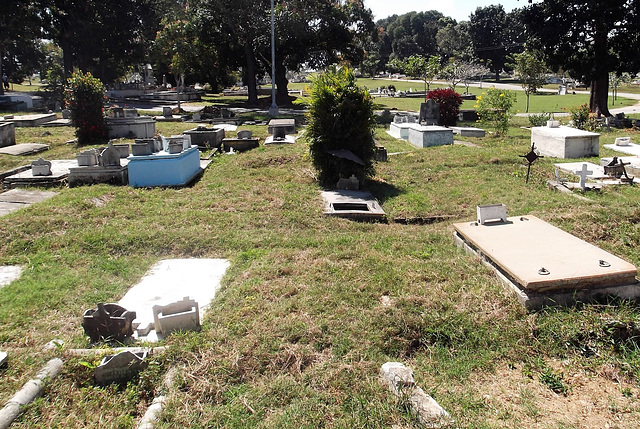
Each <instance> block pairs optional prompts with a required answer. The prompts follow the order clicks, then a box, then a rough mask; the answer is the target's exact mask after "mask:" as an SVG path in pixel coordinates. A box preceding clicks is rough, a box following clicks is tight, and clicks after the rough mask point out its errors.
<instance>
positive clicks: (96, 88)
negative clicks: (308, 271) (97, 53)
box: [64, 72, 107, 145]
mask: <svg viewBox="0 0 640 429" xmlns="http://www.w3.org/2000/svg"><path fill="white" fill-rule="evenodd" d="M64 101H65V104H66V107H67V108H68V109H69V110H70V111H71V124H72V125H73V126H74V127H76V137H78V144H81V145H85V144H90V143H94V142H99V141H104V140H105V139H106V137H107V128H106V127H105V124H104V116H103V107H104V103H105V101H106V96H105V90H104V85H102V82H100V80H99V79H96V78H95V77H93V76H92V75H91V73H82V72H77V73H74V74H73V75H72V76H71V77H70V78H69V79H68V80H67V86H66V87H65V90H64Z"/></svg>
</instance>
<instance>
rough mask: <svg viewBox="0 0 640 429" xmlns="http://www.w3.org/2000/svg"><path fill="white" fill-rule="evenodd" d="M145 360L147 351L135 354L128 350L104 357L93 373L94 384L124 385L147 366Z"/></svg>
mask: <svg viewBox="0 0 640 429" xmlns="http://www.w3.org/2000/svg"><path fill="white" fill-rule="evenodd" d="M146 358H147V351H142V352H137V353H136V352H132V351H130V350H124V351H121V352H120V353H118V354H115V355H109V356H105V357H104V358H102V361H101V362H100V365H98V366H97V367H96V369H95V371H94V376H95V379H96V383H98V384H101V385H105V384H111V383H126V382H127V381H129V380H131V379H132V378H133V377H135V376H136V375H138V373H139V372H140V371H142V370H143V369H145V368H146V367H147V366H148V362H147V360H146Z"/></svg>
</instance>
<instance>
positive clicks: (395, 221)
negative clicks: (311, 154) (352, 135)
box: [0, 118, 640, 428]
mask: <svg viewBox="0 0 640 429" xmlns="http://www.w3.org/2000/svg"><path fill="white" fill-rule="evenodd" d="M512 125H513V126H512V127H511V129H510V130H509V133H508V136H506V137H495V136H493V135H488V136H487V137H485V138H482V139H475V138H467V139H465V140H468V141H471V142H472V143H474V144H476V145H477V146H478V147H467V146H463V145H452V146H443V147H432V148H427V149H417V148H415V147H413V146H411V145H410V144H408V143H406V142H404V141H399V140H396V139H393V138H391V137H390V136H389V135H388V134H387V133H386V132H385V130H386V128H388V127H383V126H380V127H378V128H377V130H376V138H377V139H378V141H379V142H380V143H381V144H382V145H384V146H385V147H386V148H387V150H388V152H390V153H399V154H395V155H391V156H390V157H389V162H387V163H378V164H377V166H376V170H377V174H376V176H375V178H374V179H373V180H371V181H370V182H369V183H368V184H367V187H368V188H369V189H370V190H371V191H372V192H373V193H374V194H375V196H376V197H377V198H378V199H379V201H380V203H381V205H382V207H383V209H384V210H385V212H386V213H387V216H388V220H389V221H388V222H387V223H360V222H354V221H350V220H345V219H336V218H328V217H325V216H323V215H322V208H323V203H322V200H321V198H320V196H319V191H320V189H319V187H318V185H317V183H316V181H315V178H314V170H313V168H312V166H311V163H310V160H309V158H308V156H307V153H306V147H305V145H304V143H303V142H302V141H298V142H297V143H296V144H294V145H284V146H267V147H264V146H261V147H260V148H259V149H255V150H253V151H250V152H246V153H241V154H237V155H234V156H215V157H213V158H212V164H211V165H210V166H209V168H208V169H207V170H206V172H205V173H204V175H203V176H202V178H201V179H200V180H198V181H197V182H196V183H194V184H193V185H192V186H190V187H186V188H182V189H172V188H167V189H133V188H130V187H126V186H125V187H113V186H107V185H97V186H85V187H77V188H71V189H68V188H60V189H57V191H58V192H59V194H58V195H57V196H56V197H54V198H52V199H50V200H47V201H45V202H43V203H39V204H35V205H32V206H30V207H28V208H25V209H21V210H19V211H17V212H14V213H12V214H9V215H7V216H4V217H2V222H0V237H2V240H0V264H2V265H9V264H18V265H23V266H24V267H25V270H24V273H23V274H22V276H21V278H20V279H19V280H16V281H14V282H13V283H11V284H10V285H9V286H6V287H4V288H2V289H0V350H2V351H7V352H9V355H10V358H9V366H8V367H7V368H5V369H0V375H1V376H0V403H1V404H4V403H6V402H7V401H8V400H9V399H10V398H11V397H12V396H13V394H14V393H15V392H16V391H17V390H18V389H19V388H20V387H21V386H22V385H23V384H24V383H25V382H26V381H27V380H29V379H30V378H32V377H34V376H35V374H36V373H37V371H38V370H39V369H40V368H42V366H44V364H45V363H46V361H47V360H48V359H51V358H52V357H55V356H60V357H62V358H63V360H64V361H65V366H64V369H63V372H62V374H61V375H60V376H59V377H58V378H56V379H55V380H53V381H52V383H51V385H50V386H49V387H48V388H47V390H46V392H45V394H44V396H42V397H41V398H39V399H37V400H36V401H35V402H34V403H33V404H31V405H29V406H27V407H26V408H25V412H24V414H23V415H22V416H21V417H20V418H19V419H18V420H17V421H16V422H15V423H14V424H13V425H12V427H15V428H32V427H64V428H82V427H98V426H100V427H110V428H115V427H119V428H132V427H136V425H137V423H138V422H139V421H140V418H141V417H142V415H143V414H144V412H145V410H146V407H147V406H148V405H149V404H150V403H151V400H152V399H153V397H154V396H156V395H158V394H160V391H161V388H160V386H161V383H162V378H163V377H164V374H165V373H166V372H167V370H169V368H172V367H175V368H176V369H177V370H178V372H179V373H178V376H177V377H176V378H175V383H174V385H173V387H172V389H170V390H169V391H168V392H166V393H167V406H166V408H165V411H164V413H163V414H162V417H161V419H160V421H159V422H158V424H157V425H156V427H157V428H178V427H185V428H186V427H202V428H205V427H211V428H213V427H225V428H248V427H252V428H253V427H255V428H284V427H300V428H318V427H326V428H356V427H358V428H360V427H362V428H364V427H367V428H390V427H396V428H413V427H418V426H417V421H416V419H415V417H413V416H412V415H411V414H410V413H409V412H408V411H407V408H406V407H405V406H404V405H403V403H402V402H401V401H398V400H397V399H395V398H394V397H393V396H392V395H391V394H390V393H388V392H387V391H386V390H385V389H384V388H383V387H382V386H381V384H380V383H379V381H378V372H379V370H380V366H381V365H382V364H384V363H385V362H387V361H398V362H403V363H404V364H405V365H407V366H409V367H411V368H412V369H413V371H414V374H415V378H416V381H417V383H418V384H419V385H420V386H421V387H422V388H423V389H424V390H425V391H426V392H427V393H429V394H430V395H431V396H433V397H434V398H435V399H436V400H437V401H438V402H439V404H440V405H442V406H443V407H444V408H445V409H446V410H447V411H448V412H449V413H450V414H451V415H452V417H453V418H454V419H455V424H453V425H452V426H451V427H456V428H503V427H511V428H512V427H520V428H534V427H535V428H559V427H566V428H569V427H576V428H578V427H587V426H588V427H605V425H609V426H608V427H612V428H613V427H617V428H635V427H639V426H640V385H639V381H640V378H639V377H640V353H639V352H638V350H639V347H638V346H639V342H638V332H640V312H639V311H638V309H637V306H636V305H635V304H632V303H626V302H610V303H606V304H600V305H589V304H584V305H581V306H578V307H573V308H563V309H547V310H544V311H540V312H537V313H532V314H529V313H527V312H526V311H524V310H523V309H522V308H521V307H520V305H519V304H518V303H517V302H516V300H515V299H514V298H513V297H512V296H511V295H509V294H507V293H506V292H505V291H504V289H503V287H502V286H501V284H500V282H499V281H498V279H497V278H496V276H495V275H494V273H493V272H492V271H491V270H489V269H488V268H486V267H485V266H484V265H482V264H481V263H479V261H478V260H477V259H475V258H473V257H469V256H467V255H466V254H465V253H463V252H462V251H460V250H459V249H457V248H456V246H455V244H454V242H453V239H452V232H453V228H452V226H451V225H452V223H454V222H466V221H472V220H474V219H475V217H476V206H477V205H480V204H490V203H504V204H506V206H507V209H508V213H509V215H510V216H518V215H535V216H538V217H540V218H542V219H543V220H545V221H548V222H550V223H551V224H553V225H555V226H558V227H560V228H562V229H563V230H565V231H568V232H570V233H572V234H574V235H575V236H577V237H579V238H582V239H584V240H586V241H588V242H590V243H593V244H595V245H597V246H599V247H601V248H603V249H605V250H607V251H609V252H612V253H613V254H615V255H617V256H619V257H621V258H623V259H625V260H627V261H629V262H630V263H633V264H634V265H636V266H638V265H640V252H639V251H638V244H639V242H640V194H639V190H638V189H637V187H631V186H623V187H608V188H605V189H603V190H602V191H600V192H594V193H589V194H588V195H586V196H587V197H588V198H589V201H584V200H580V199H577V198H574V197H573V196H571V195H566V194H561V193H558V192H555V191H551V190H549V189H548V188H547V185H546V181H547V180H549V179H552V178H553V177H554V167H553V164H554V162H558V160H557V159H553V158H548V157H545V158H542V159H539V160H538V161H536V163H535V164H534V166H533V167H532V169H531V177H530V180H529V184H525V175H526V167H525V165H524V163H523V160H522V158H521V157H520V156H519V155H524V154H526V153H527V152H528V151H529V149H530V133H529V131H528V130H526V129H522V128H520V127H521V126H525V125H528V121H527V119H526V118H514V120H513V123H512ZM192 127H193V126H192V124H183V123H171V124H164V123H158V127H157V129H158V130H159V131H160V132H162V133H163V134H176V133H178V132H180V131H183V130H186V129H189V128H192ZM243 128H246V129H251V130H252V131H253V132H254V134H255V135H257V136H259V137H260V138H261V139H263V138H264V137H266V127H264V126H262V127H259V126H247V127H244V126H243ZM45 130H46V131H49V132H51V135H50V136H42V133H43V132H44V131H45ZM620 136H631V139H632V141H638V140H640V134H639V133H638V132H636V131H633V130H624V131H613V132H611V133H604V134H602V136H601V140H600V142H601V147H602V145H604V144H607V143H613V142H614V140H615V138H616V137H620ZM16 137H17V140H18V143H25V142H47V143H49V144H51V145H52V149H51V150H50V151H48V152H46V153H44V154H43V155H44V156H45V157H46V158H47V159H69V158H73V157H74V155H75V153H77V152H78V151H79V150H80V149H79V148H77V147H75V146H73V145H65V143H64V142H65V141H66V140H69V139H71V138H72V137H73V136H72V130H71V129H69V128H47V129H43V128H37V129H29V128H19V129H17V130H16ZM600 154H601V156H612V155H613V152H612V151H610V150H607V149H604V148H602V149H601V152H600ZM35 158H36V157H27V158H17V157H10V156H6V155H0V171H6V170H8V169H10V168H14V167H17V166H19V165H24V164H27V163H28V162H29V161H31V160H32V159H35ZM589 161H591V162H595V163H598V161H599V160H597V159H589ZM574 180H575V178H574ZM522 245H523V246H526V245H527V243H525V242H523V243H522ZM549 245H550V246H552V245H553V243H549ZM168 258H226V259H229V260H230V261H231V267H230V269H229V270H228V272H227V274H226V276H225V278H224V279H223V282H222V287H221V289H220V291H219V292H218V294H217V296H216V298H215V300H214V301H213V303H212V306H211V310H210V311H209V312H208V314H207V315H206V317H205V318H204V320H203V327H202V331H201V332H199V333H193V332H192V333H184V334H174V335H171V336H170V337H169V338H168V339H167V340H166V341H165V342H163V343H161V345H166V346H167V351H166V352H165V353H163V354H160V353H158V354H154V355H153V356H152V358H151V363H150V366H149V368H148V369H147V370H145V371H144V372H143V373H142V374H141V375H140V377H139V378H136V379H135V380H133V381H132V382H130V383H129V384H127V385H123V386H108V387H98V386H95V385H94V383H93V380H92V370H91V368H92V367H93V366H95V365H96V364H97V363H98V362H99V361H100V359H101V357H102V354H101V353H100V352H99V351H96V354H93V355H89V356H85V357H74V356H72V354H71V353H70V350H71V349H74V348H85V347H87V346H88V338H87V337H86V336H84V334H83V330H82V327H81V316H82V314H83V312H84V311H85V310H86V309H88V308H95V305H96V303H98V302H117V301H118V300H119V299H120V298H121V297H122V296H123V295H124V293H125V292H126V291H127V290H128V289H129V288H130V287H131V286H133V285H135V284H136V283H138V281H139V280H140V278H141V277H142V276H143V275H144V273H145V272H146V271H147V270H148V269H149V268H150V267H151V266H152V265H153V264H154V263H155V262H157V261H159V260H161V259H168ZM176 287H180V285H176ZM53 339H61V340H63V341H64V345H63V346H62V347H60V348H54V349H53V350H49V351H44V350H43V346H44V345H45V344H46V343H47V342H49V341H50V340H53ZM105 353H106V351H105Z"/></svg>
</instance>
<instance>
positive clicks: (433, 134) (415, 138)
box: [409, 124, 453, 148]
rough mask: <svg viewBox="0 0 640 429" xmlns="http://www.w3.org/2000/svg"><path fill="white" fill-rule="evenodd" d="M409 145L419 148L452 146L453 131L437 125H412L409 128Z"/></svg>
mask: <svg viewBox="0 0 640 429" xmlns="http://www.w3.org/2000/svg"><path fill="white" fill-rule="evenodd" d="M409 143H411V144H412V145H414V146H416V147H420V148H425V147H430V146H443V145H449V144H453V131H451V129H450V128H446V127H440V126H437V125H427V126H422V125H416V124H414V125H413V126H412V127H410V128H409Z"/></svg>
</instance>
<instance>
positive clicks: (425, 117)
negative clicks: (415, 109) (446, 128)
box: [418, 98, 440, 125]
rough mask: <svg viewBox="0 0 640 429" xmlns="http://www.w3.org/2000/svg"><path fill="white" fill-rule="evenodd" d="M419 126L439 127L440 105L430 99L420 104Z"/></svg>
mask: <svg viewBox="0 0 640 429" xmlns="http://www.w3.org/2000/svg"><path fill="white" fill-rule="evenodd" d="M418 123H419V124H420V125H440V105H439V104H438V103H437V102H436V101H435V100H434V99H432V98H430V99H428V100H427V101H426V102H424V103H420V115H419V116H418Z"/></svg>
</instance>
